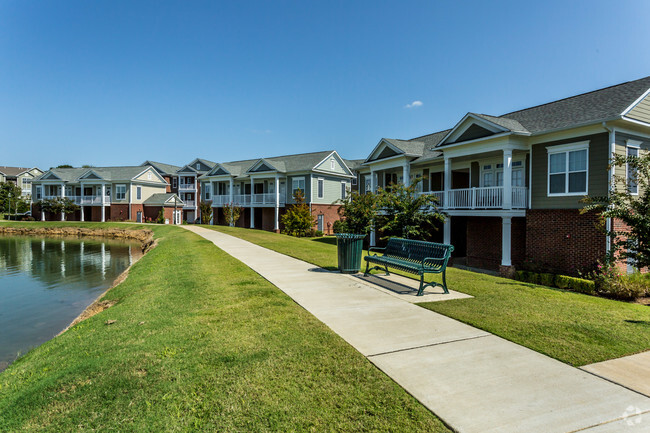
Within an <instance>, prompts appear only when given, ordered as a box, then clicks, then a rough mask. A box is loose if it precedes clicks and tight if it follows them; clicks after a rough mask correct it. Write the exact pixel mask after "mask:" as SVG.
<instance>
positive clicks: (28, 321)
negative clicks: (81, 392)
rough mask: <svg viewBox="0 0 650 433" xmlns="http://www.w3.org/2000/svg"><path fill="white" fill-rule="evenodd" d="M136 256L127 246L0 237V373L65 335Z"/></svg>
mask: <svg viewBox="0 0 650 433" xmlns="http://www.w3.org/2000/svg"><path fill="white" fill-rule="evenodd" d="M140 255H142V252H141V248H140V244H139V243H137V242H132V241H117V240H94V239H93V240H89V239H69V238H60V239H53V238H34V237H25V236H15V237H13V236H11V237H1V236H0V371H2V370H3V369H4V368H6V367H7V365H9V363H11V362H12V361H14V360H15V359H16V358H17V357H18V356H20V355H22V354H24V353H25V352H27V351H28V350H29V349H31V348H33V347H35V346H38V345H39V344H42V343H44V342H45V341H47V340H49V339H51V338H52V337H54V336H55V335H57V334H58V333H59V332H61V331H62V330H63V329H65V328H66V326H68V325H69V324H70V322H72V321H73V320H74V319H75V318H76V317H77V316H78V315H79V314H81V313H82V312H83V310H85V309H86V307H88V305H90V304H91V303H92V302H93V301H94V300H95V299H96V298H97V297H98V296H99V295H101V294H102V293H103V292H104V291H105V290H106V289H107V288H109V287H110V286H111V284H112V283H113V281H114V280H115V278H117V276H118V275H120V274H121V273H122V272H123V271H124V270H125V269H127V268H128V267H129V266H130V265H131V263H132V262H133V261H134V260H136V259H137V258H138V257H139V256H140Z"/></svg>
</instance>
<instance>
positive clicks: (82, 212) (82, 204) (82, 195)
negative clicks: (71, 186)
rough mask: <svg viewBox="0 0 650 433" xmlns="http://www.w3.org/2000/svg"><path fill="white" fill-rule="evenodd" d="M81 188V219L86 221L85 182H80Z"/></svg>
mask: <svg viewBox="0 0 650 433" xmlns="http://www.w3.org/2000/svg"><path fill="white" fill-rule="evenodd" d="M79 188H80V189H81V195H80V196H79V209H81V221H85V218H84V184H83V183H81V182H80V183H79Z"/></svg>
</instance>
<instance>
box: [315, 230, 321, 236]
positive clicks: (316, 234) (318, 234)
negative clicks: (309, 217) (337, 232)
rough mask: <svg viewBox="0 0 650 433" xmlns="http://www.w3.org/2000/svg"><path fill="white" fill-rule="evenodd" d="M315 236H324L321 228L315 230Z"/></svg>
mask: <svg viewBox="0 0 650 433" xmlns="http://www.w3.org/2000/svg"><path fill="white" fill-rule="evenodd" d="M314 236H315V237H317V238H320V237H322V236H323V232H322V231H320V230H316V231H315V232H314Z"/></svg>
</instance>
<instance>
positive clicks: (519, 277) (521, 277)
mask: <svg viewBox="0 0 650 433" xmlns="http://www.w3.org/2000/svg"><path fill="white" fill-rule="evenodd" d="M515 280H516V281H526V271H516V272H515Z"/></svg>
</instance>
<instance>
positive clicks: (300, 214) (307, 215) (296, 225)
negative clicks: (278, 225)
mask: <svg viewBox="0 0 650 433" xmlns="http://www.w3.org/2000/svg"><path fill="white" fill-rule="evenodd" d="M293 201H294V202H295V203H294V204H292V205H291V206H289V207H288V209H287V211H286V213H285V214H284V215H282V218H281V221H282V224H284V232H285V233H286V234H288V235H291V236H298V237H301V236H305V235H307V234H308V233H309V232H311V229H312V227H313V226H314V224H315V223H316V220H315V218H314V217H313V216H312V214H311V212H310V211H309V206H307V203H305V195H304V194H303V192H302V190H300V189H298V190H296V192H295V193H294V194H293Z"/></svg>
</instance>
